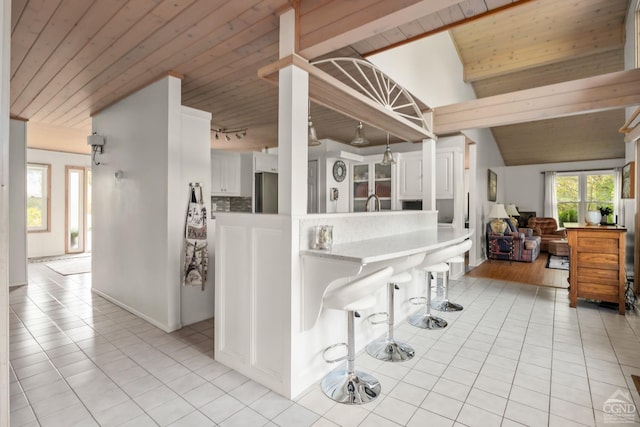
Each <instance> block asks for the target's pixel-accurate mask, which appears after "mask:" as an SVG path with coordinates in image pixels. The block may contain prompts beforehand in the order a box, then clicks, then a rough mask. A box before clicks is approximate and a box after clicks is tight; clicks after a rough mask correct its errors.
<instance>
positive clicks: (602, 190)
mask: <svg viewBox="0 0 640 427" xmlns="http://www.w3.org/2000/svg"><path fill="white" fill-rule="evenodd" d="M614 188H615V174H614V171H612V170H603V171H590V172H567V173H562V172H558V175H557V176H556V198H557V201H558V220H559V222H560V224H559V226H560V227H562V226H563V225H564V223H565V222H583V221H585V218H586V215H587V212H588V211H595V210H599V209H600V208H603V209H604V208H609V210H610V212H611V213H610V214H608V215H606V218H607V222H610V223H611V222H613V221H614V218H615V212H614V211H613V210H614V197H615V195H614Z"/></svg>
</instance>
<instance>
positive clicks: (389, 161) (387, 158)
mask: <svg viewBox="0 0 640 427" xmlns="http://www.w3.org/2000/svg"><path fill="white" fill-rule="evenodd" d="M395 163H396V161H395V159H394V158H393V154H392V153H391V147H389V134H388V133H387V148H386V149H385V150H384V154H383V155H382V164H383V165H394V164H395Z"/></svg>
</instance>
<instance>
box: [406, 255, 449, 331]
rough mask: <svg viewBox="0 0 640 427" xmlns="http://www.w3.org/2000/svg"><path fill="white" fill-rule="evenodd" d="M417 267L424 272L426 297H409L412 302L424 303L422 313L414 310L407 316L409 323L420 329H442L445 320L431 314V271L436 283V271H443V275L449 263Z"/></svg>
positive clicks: (445, 323) (445, 324)
mask: <svg viewBox="0 0 640 427" xmlns="http://www.w3.org/2000/svg"><path fill="white" fill-rule="evenodd" d="M418 268H419V269H421V270H423V271H424V272H425V274H426V277H425V282H426V285H427V296H426V297H414V298H409V301H411V302H412V303H413V304H416V305H422V304H424V306H425V309H424V313H420V312H416V313H413V314H412V315H411V316H409V320H408V322H409V324H411V325H413V326H416V327H418V328H422V329H442V328H445V327H446V326H447V321H446V320H444V319H442V318H440V317H436V316H433V315H432V314H431V273H433V274H435V278H436V283H437V281H438V273H443V276H444V275H446V274H447V272H448V271H449V265H448V264H445V263H443V262H441V263H438V264H431V265H426V266H420V267H418Z"/></svg>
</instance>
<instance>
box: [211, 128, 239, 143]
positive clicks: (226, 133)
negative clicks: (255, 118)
mask: <svg viewBox="0 0 640 427" xmlns="http://www.w3.org/2000/svg"><path fill="white" fill-rule="evenodd" d="M211 131H212V132H215V135H214V138H215V139H220V136H221V135H222V136H224V139H225V140H226V141H227V142H231V136H230V135H231V134H235V136H236V139H242V138H244V137H245V136H247V128H239V129H238V128H236V129H224V128H215V129H211Z"/></svg>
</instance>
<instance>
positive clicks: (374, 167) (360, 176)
mask: <svg viewBox="0 0 640 427" xmlns="http://www.w3.org/2000/svg"><path fill="white" fill-rule="evenodd" d="M373 157H375V158H376V159H377V160H379V159H381V156H379V155H378V156H373ZM394 172H395V170H394V166H393V165H383V164H381V163H377V162H375V161H369V162H367V163H360V164H354V165H353V191H352V194H351V210H352V211H353V212H364V211H366V203H367V198H368V197H369V196H370V195H371V194H373V193H374V192H375V194H376V196H378V198H379V199H380V210H387V211H388V210H392V209H393V208H394V206H395V203H394V202H393V193H394V190H393V174H394ZM369 206H370V207H371V209H374V208H375V202H374V201H373V200H372V201H371V204H370V205H369Z"/></svg>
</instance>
